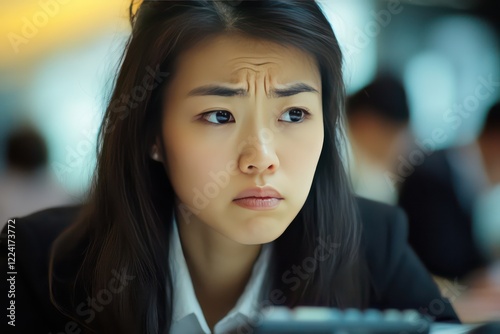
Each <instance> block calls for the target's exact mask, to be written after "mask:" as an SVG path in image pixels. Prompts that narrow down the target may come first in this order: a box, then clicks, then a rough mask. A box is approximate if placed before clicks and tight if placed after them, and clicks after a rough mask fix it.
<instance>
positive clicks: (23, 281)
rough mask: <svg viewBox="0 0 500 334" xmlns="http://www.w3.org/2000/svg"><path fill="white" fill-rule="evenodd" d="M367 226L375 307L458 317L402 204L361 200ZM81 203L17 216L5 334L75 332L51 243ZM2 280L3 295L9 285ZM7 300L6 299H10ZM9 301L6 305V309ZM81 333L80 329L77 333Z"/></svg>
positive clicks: (440, 318)
mask: <svg viewBox="0 0 500 334" xmlns="http://www.w3.org/2000/svg"><path fill="white" fill-rule="evenodd" d="M358 204H359V208H360V212H361V218H362V221H363V228H364V239H363V240H364V241H363V244H364V248H365V249H366V259H367V264H368V269H369V271H370V274H371V285H372V286H371V296H370V306H371V307H374V308H380V309H384V308H397V309H416V310H419V311H420V312H422V313H424V314H427V315H430V316H431V317H434V318H435V320H436V321H457V322H458V318H457V316H456V314H455V312H454V311H453V308H452V307H451V305H450V303H449V301H448V300H447V299H445V298H443V297H441V295H440V293H439V290H438V288H437V286H436V285H435V284H434V282H433V280H432V278H431V277H430V275H429V274H428V273H427V271H426V269H425V268H424V266H423V265H422V263H421V262H420V261H419V259H418V258H417V256H416V255H415V253H414V252H413V251H412V249H411V248H410V247H409V246H408V244H407V240H406V239H407V222H406V216H405V214H404V212H403V211H402V210H401V209H399V208H396V207H393V206H389V205H385V204H381V203H377V202H373V201H369V200H365V199H358ZM77 211H78V207H63V208H54V209H48V210H44V211H41V212H37V213H34V214H32V215H30V216H27V217H24V218H21V219H16V222H15V232H16V234H15V235H16V238H15V241H16V249H15V252H16V270H17V275H16V281H15V294H16V296H15V305H16V321H15V323H16V327H15V330H13V328H12V327H10V326H9V327H6V318H5V316H3V320H2V325H1V327H3V328H7V329H8V331H2V333H11V332H13V333H52V334H56V333H57V334H59V333H72V331H71V329H70V330H68V329H67V328H68V327H65V326H67V324H69V323H70V321H71V320H70V319H68V318H66V317H65V316H63V315H62V314H60V313H59V312H58V311H57V309H56V308H55V307H54V306H53V305H52V304H51V302H50V299H49V291H48V279H47V275H48V261H49V251H50V247H51V243H52V242H53V240H54V239H55V238H56V236H57V235H58V234H59V233H60V232H61V231H62V230H63V229H64V228H65V227H67V226H68V225H69V223H70V222H71V221H72V219H73V218H74V217H75V215H76V213H77ZM6 231H7V228H4V230H3V232H2V236H1V250H0V255H1V257H0V258H1V268H2V272H3V273H5V272H7V271H8V270H7V269H8V268H7V242H6V240H7V236H6ZM5 282H6V279H3V280H2V283H1V284H2V285H1V286H2V289H1V291H2V293H3V294H4V295H5V293H6V291H7V290H8V287H7V286H5ZM4 300H5V299H4ZM6 307H7V306H6V305H5V303H4V306H3V307H2V309H3V310H4V312H5V310H6ZM75 333H77V332H75Z"/></svg>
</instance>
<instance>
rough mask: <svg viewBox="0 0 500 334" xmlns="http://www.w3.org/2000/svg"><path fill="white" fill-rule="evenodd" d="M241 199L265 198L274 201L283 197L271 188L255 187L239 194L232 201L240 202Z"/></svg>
mask: <svg viewBox="0 0 500 334" xmlns="http://www.w3.org/2000/svg"><path fill="white" fill-rule="evenodd" d="M243 198H258V199H265V198H276V199H283V196H281V194H280V193H279V191H277V190H276V189H274V188H272V187H262V188H259V187H255V188H250V189H246V190H243V191H242V192H240V193H239V194H238V195H237V196H236V198H235V199H234V200H240V199H243Z"/></svg>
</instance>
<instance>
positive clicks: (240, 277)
mask: <svg viewBox="0 0 500 334" xmlns="http://www.w3.org/2000/svg"><path fill="white" fill-rule="evenodd" d="M176 217H179V218H180V219H178V220H177V222H178V223H177V226H178V231H179V237H180V240H181V244H182V249H183V253H184V257H185V259H186V263H187V266H188V269H189V273H190V276H191V280H192V282H193V287H194V290H195V293H196V297H197V299H198V302H199V303H200V306H201V308H202V310H203V313H204V315H205V319H206V320H207V323H208V325H209V326H210V327H211V328H213V326H214V325H215V323H217V321H218V320H220V319H221V318H222V317H224V316H225V315H226V314H227V313H228V312H229V311H230V310H231V309H232V308H233V307H234V305H235V304H236V302H237V300H238V298H239V296H240V295H241V294H242V293H243V290H244V288H245V286H246V284H247V282H248V280H249V278H250V275H251V273H252V268H253V265H254V263H255V261H256V259H257V257H258V255H259V252H260V250H261V245H242V244H239V243H237V242H235V241H233V240H230V239H229V238H227V237H226V236H224V235H222V234H220V233H219V232H217V231H215V230H214V229H212V228H211V227H210V226H208V225H206V224H205V223H203V222H202V221H200V220H198V219H190V221H189V224H187V223H186V222H184V221H183V220H182V215H176Z"/></svg>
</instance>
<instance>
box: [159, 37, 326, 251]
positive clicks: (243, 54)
mask: <svg viewBox="0 0 500 334" xmlns="http://www.w3.org/2000/svg"><path fill="white" fill-rule="evenodd" d="M171 80H172V81H171V82H170V84H169V86H168V87H167V89H166V91H165V96H164V101H165V102H164V106H163V107H164V109H163V113H164V114H163V120H162V135H163V139H162V140H163V147H164V150H165V152H163V153H164V156H165V157H166V158H165V160H164V161H163V162H164V165H165V168H166V172H167V174H168V175H169V178H170V181H171V183H172V186H173V188H174V191H175V193H176V196H177V201H178V203H177V207H176V212H177V219H178V220H179V223H181V224H182V223H186V224H190V223H196V224H204V226H205V227H209V228H210V229H209V230H210V231H215V232H218V233H220V234H222V235H224V236H226V237H227V238H229V239H231V240H233V241H236V242H238V243H240V244H246V245H251V244H262V243H267V242H270V241H272V240H275V239H276V238H278V237H279V236H280V235H281V234H282V233H283V232H284V231H285V229H286V228H287V227H288V225H289V224H290V223H291V222H292V220H293V219H294V218H295V216H296V215H297V214H298V212H299V211H300V209H301V208H302V206H303V205H304V202H305V200H306V198H307V195H308V193H309V190H310V188H311V184H312V180H313V176H314V172H315V169H316V165H317V163H318V159H319V156H320V153H321V149H322V146H323V135H324V134H323V115H322V113H323V110H322V97H321V77H320V73H319V70H318V68H317V65H316V63H315V61H314V59H313V58H312V57H310V56H309V55H307V54H306V53H304V52H302V51H300V50H298V49H291V48H285V47H283V46H280V45H278V44H273V43H270V42H264V41H260V40H255V39H250V38H246V37H241V36H230V35H222V36H218V37H217V38H215V39H212V40H210V41H207V42H205V43H204V44H201V45H197V46H196V47H194V48H192V49H190V50H189V51H187V52H185V53H184V54H182V55H181V56H180V57H179V60H178V63H177V67H176V74H175V75H174V76H173V77H172V78H171ZM292 85H293V86H292ZM209 86H212V87H209ZM215 86H217V87H215ZM275 90H276V91H275ZM159 140H161V139H159ZM158 146H159V147H161V146H160V145H158ZM261 187H272V188H273V189H275V190H276V191H277V192H278V193H279V194H276V193H274V194H273V193H269V192H268V193H266V192H258V191H257V192H254V193H252V192H250V193H248V192H247V193H245V191H246V190H252V189H254V190H259V189H255V188H261Z"/></svg>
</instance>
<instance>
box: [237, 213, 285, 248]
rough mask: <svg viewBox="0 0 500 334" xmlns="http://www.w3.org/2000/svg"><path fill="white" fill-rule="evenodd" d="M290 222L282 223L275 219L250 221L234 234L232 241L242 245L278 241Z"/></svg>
mask: <svg viewBox="0 0 500 334" xmlns="http://www.w3.org/2000/svg"><path fill="white" fill-rule="evenodd" d="M288 225H290V222H287V223H283V222H282V221H278V220H276V219H262V218H260V219H259V221H250V222H247V223H246V224H245V226H244V227H242V228H241V230H239V231H237V232H236V233H235V234H236V235H235V238H233V240H234V241H236V242H238V243H240V244H243V245H259V244H267V243H269V242H272V241H274V240H276V239H278V238H279V237H280V236H281V235H282V234H283V232H285V230H286V228H287V227H288Z"/></svg>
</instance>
